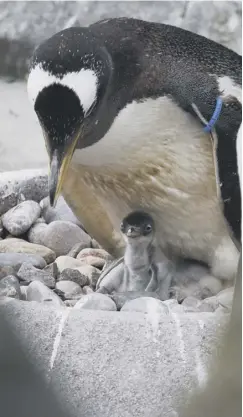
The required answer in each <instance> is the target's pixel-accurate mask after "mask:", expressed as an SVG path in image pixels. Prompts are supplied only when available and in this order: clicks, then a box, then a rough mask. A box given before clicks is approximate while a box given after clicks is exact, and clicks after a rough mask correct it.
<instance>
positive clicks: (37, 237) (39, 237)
mask: <svg viewBox="0 0 243 417" xmlns="http://www.w3.org/2000/svg"><path fill="white" fill-rule="evenodd" d="M47 227H48V226H47V224H46V223H43V222H35V223H34V224H33V226H32V227H31V228H30V230H29V232H28V240H29V242H31V243H35V244H38V245H44V239H43V238H44V234H45V231H46V229H47Z"/></svg>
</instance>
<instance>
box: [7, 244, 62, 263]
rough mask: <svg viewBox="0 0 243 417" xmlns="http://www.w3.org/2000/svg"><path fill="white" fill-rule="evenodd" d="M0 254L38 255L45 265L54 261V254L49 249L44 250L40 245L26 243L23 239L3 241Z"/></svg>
mask: <svg viewBox="0 0 243 417" xmlns="http://www.w3.org/2000/svg"><path fill="white" fill-rule="evenodd" d="M0 252H1V253H3V252H4V253H5V252H6V253H8V252H14V253H23V254H24V253H28V254H33V255H39V256H41V257H42V258H44V259H45V261H46V262H47V263H51V262H53V261H54V260H55V258H56V254H55V252H53V251H52V250H51V249H49V248H46V247H45V246H42V245H37V244H34V243H29V242H26V240H23V239H16V238H11V239H4V240H1V242H0Z"/></svg>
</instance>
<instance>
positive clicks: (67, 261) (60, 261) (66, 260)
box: [0, 242, 83, 273]
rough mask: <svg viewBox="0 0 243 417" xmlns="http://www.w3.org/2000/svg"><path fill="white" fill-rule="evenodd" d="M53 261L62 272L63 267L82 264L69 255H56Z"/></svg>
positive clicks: (74, 267)
mask: <svg viewBox="0 0 243 417" xmlns="http://www.w3.org/2000/svg"><path fill="white" fill-rule="evenodd" d="M0 243H1V242H0ZM55 263H56V264H57V268H58V271H59V272H60V273H62V271H64V269H77V268H79V267H82V266H83V263H82V262H81V261H79V260H78V259H74V258H72V257H71V256H58V258H57V259H56V260H55Z"/></svg>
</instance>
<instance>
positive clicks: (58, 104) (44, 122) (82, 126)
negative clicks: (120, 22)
mask: <svg viewBox="0 0 243 417" xmlns="http://www.w3.org/2000/svg"><path fill="white" fill-rule="evenodd" d="M111 76H112V61H111V57H110V55H109V53H108V52H107V50H106V49H105V48H104V47H103V46H102V45H99V41H98V40H97V39H96V38H95V37H94V35H93V34H92V33H91V31H90V30H89V28H69V29H65V30H63V31H61V32H59V33H57V34H56V35H54V36H52V37H51V38H50V39H48V40H46V41H45V42H44V43H42V44H41V45H40V46H39V47H38V48H37V49H36V50H35V52H34V55H33V58H32V62H31V65H30V72H29V78H28V94H29V97H30V100H31V101H32V103H33V106H34V109H35V112H36V114H37V116H38V119H39V122H40V125H41V127H42V130H43V133H44V137H45V142H46V147H47V151H48V153H49V157H50V165H51V175H50V200H51V203H53V202H54V200H56V198H57V196H58V194H59V192H60V189H61V185H62V182H63V179H64V174H65V171H66V170H67V168H68V165H69V162H70V160H71V158H72V155H73V152H74V150H75V147H76V146H77V143H78V142H79V141H81V142H82V147H85V146H89V143H86V142H85V140H86V139H85V132H87V131H88V130H89V129H90V126H91V125H92V122H94V119H95V118H97V112H98V110H99V107H100V103H101V102H102V101H103V99H104V97H105V95H106V92H107V89H108V85H109V82H110V79H111Z"/></svg>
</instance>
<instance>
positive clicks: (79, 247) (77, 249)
mask: <svg viewBox="0 0 243 417" xmlns="http://www.w3.org/2000/svg"><path fill="white" fill-rule="evenodd" d="M85 248H87V243H85V242H81V243H76V245H74V247H73V248H72V249H71V250H70V251H69V252H68V254H67V256H71V257H72V258H76V257H77V255H78V253H79V252H80V251H81V250H82V249H85Z"/></svg>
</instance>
